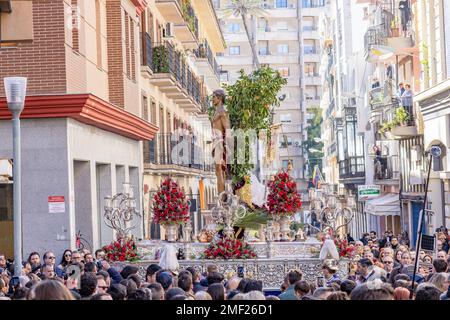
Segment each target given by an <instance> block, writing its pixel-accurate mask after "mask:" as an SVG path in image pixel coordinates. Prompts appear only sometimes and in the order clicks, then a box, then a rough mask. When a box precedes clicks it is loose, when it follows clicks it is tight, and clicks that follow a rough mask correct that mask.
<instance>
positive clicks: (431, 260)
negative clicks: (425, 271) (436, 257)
mask: <svg viewBox="0 0 450 320" xmlns="http://www.w3.org/2000/svg"><path fill="white" fill-rule="evenodd" d="M423 262H424V263H430V264H431V263H433V258H432V257H431V256H430V255H429V254H426V255H425V256H424V257H423Z"/></svg>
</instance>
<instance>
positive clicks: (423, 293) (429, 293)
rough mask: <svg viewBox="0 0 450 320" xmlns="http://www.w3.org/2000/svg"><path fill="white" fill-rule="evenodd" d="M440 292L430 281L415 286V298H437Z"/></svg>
mask: <svg viewBox="0 0 450 320" xmlns="http://www.w3.org/2000/svg"><path fill="white" fill-rule="evenodd" d="M441 294H442V292H441V291H440V290H439V289H438V288H436V286H435V285H433V284H431V283H426V282H425V283H421V284H419V285H418V286H417V290H416V299H415V300H439V299H440V296H441Z"/></svg>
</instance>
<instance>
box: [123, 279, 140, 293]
mask: <svg viewBox="0 0 450 320" xmlns="http://www.w3.org/2000/svg"><path fill="white" fill-rule="evenodd" d="M120 284H122V285H124V286H125V288H127V297H128V296H129V295H130V294H132V293H133V292H135V291H136V290H137V285H136V282H134V281H133V280H131V279H123V280H122V281H120Z"/></svg>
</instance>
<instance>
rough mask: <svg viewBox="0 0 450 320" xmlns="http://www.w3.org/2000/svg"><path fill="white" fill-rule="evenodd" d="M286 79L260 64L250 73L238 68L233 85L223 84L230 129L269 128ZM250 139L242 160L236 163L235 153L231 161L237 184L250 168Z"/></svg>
mask: <svg viewBox="0 0 450 320" xmlns="http://www.w3.org/2000/svg"><path fill="white" fill-rule="evenodd" d="M286 83H287V80H286V79H284V78H282V77H281V76H280V74H279V73H278V72H277V71H275V70H273V69H271V68H270V67H263V68H261V69H258V70H256V71H254V72H253V73H252V74H250V75H247V74H245V72H244V70H241V71H240V76H239V79H238V80H237V81H236V82H235V83H234V84H233V85H225V90H226V91H227V94H228V98H227V101H226V106H227V109H228V112H229V115H230V124H231V128H232V129H233V130H239V129H241V130H243V131H246V130H256V133H257V134H259V131H260V130H263V129H266V130H267V129H269V126H270V116H271V114H270V109H269V107H270V106H278V105H279V103H280V102H279V100H278V93H279V91H280V90H281V88H282V86H283V85H285V84H286ZM249 143H250V142H249V141H248V140H247V141H246V148H245V150H246V151H245V161H244V163H239V164H238V163H237V155H238V153H237V152H235V155H234V161H233V163H231V168H230V169H231V174H232V176H233V183H234V185H235V186H236V185H240V184H242V182H243V181H244V180H245V177H246V176H248V175H249V173H250V171H251V170H252V169H253V164H251V163H250V159H251V154H250V152H251V151H250V148H249Z"/></svg>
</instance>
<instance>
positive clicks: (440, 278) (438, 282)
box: [428, 272, 449, 293]
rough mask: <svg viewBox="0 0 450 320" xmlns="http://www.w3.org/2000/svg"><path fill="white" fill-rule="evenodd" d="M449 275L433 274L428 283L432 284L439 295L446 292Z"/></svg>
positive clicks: (443, 273)
mask: <svg viewBox="0 0 450 320" xmlns="http://www.w3.org/2000/svg"><path fill="white" fill-rule="evenodd" d="M448 278H449V275H448V274H447V273H445V272H439V273H435V274H433V276H432V277H431V278H430V280H429V281H428V283H430V284H433V285H434V286H435V287H436V288H438V289H439V290H440V291H441V293H444V292H447V289H448Z"/></svg>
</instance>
